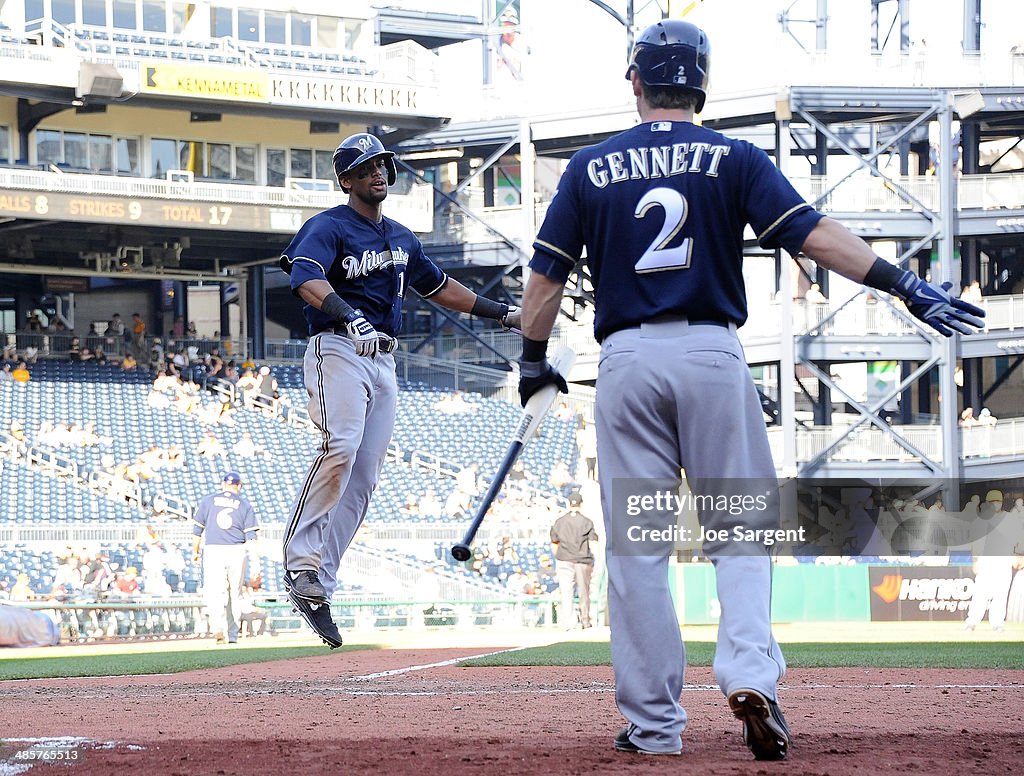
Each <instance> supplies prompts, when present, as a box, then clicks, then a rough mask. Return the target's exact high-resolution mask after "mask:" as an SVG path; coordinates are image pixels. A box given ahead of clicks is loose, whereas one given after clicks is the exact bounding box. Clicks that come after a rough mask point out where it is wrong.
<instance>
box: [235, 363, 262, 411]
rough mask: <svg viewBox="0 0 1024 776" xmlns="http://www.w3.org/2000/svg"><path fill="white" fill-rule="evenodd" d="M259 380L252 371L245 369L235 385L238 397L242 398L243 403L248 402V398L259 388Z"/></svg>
mask: <svg viewBox="0 0 1024 776" xmlns="http://www.w3.org/2000/svg"><path fill="white" fill-rule="evenodd" d="M259 384H260V383H259V380H258V379H257V377H256V374H255V373H254V372H253V370H252V369H244V370H243V371H242V376H241V377H239V378H238V382H237V383H235V388H236V389H237V390H238V395H239V396H240V397H241V399H242V402H243V403H246V402H247V401H248V399H247V397H249V396H250V395H251V393H252V392H253V391H255V390H256V389H257V388H258V387H259Z"/></svg>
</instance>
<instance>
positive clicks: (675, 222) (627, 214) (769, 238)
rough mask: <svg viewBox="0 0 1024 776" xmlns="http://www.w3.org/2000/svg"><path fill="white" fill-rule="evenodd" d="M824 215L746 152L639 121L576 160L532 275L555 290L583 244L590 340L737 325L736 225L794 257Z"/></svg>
mask: <svg viewBox="0 0 1024 776" xmlns="http://www.w3.org/2000/svg"><path fill="white" fill-rule="evenodd" d="M822 217H823V216H822V215H821V214H820V213H818V212H817V211H816V210H814V209H813V208H812V207H811V206H810V205H808V204H807V203H806V202H805V201H804V200H803V198H802V197H801V196H800V195H799V194H798V193H797V192H796V190H795V189H794V188H793V186H792V184H790V183H789V181H787V180H786V178H785V176H783V175H782V173H781V172H780V171H779V170H778V168H776V167H775V166H774V165H773V164H772V162H771V160H770V159H769V158H768V155H767V154H765V153H764V152H763V151H762V150H760V149H759V148H757V147H756V146H754V145H752V144H751V143H749V142H747V141H744V140H737V139H733V138H729V137H726V136H725V135H722V134H720V133H718V132H715V131H713V130H710V129H706V128H704V127H701V126H697V125H694V124H692V123H690V122H687V121H654V122H647V123H644V124H639V125H637V126H636V127H633V128H632V129H628V130H626V131H625V132H622V133H620V134H618V135H615V136H614V137H612V138H609V139H608V140H606V141H604V142H603V143H599V144H597V145H594V146H591V147H589V148H585V149H583V150H581V151H580V152H578V153H577V154H576V155H575V156H573V158H572V159H571V160H570V162H569V164H568V166H567V167H566V170H565V173H564V174H563V175H562V179H561V181H560V183H559V186H558V191H557V193H556V194H555V197H554V199H553V200H552V201H551V205H550V206H549V208H548V211H547V215H546V216H545V219H544V223H543V225H542V226H541V228H540V230H539V232H538V235H537V240H536V242H535V243H534V246H533V247H534V250H535V253H534V257H533V260H532V261H531V262H530V267H531V268H532V269H534V270H536V271H538V272H540V273H542V274H544V275H546V276H548V277H550V278H552V279H555V280H561V281H563V282H564V281H565V280H566V279H567V278H568V276H569V274H570V273H571V271H572V268H573V266H574V265H575V263H576V261H577V260H578V259H579V257H580V256H581V255H582V253H583V249H584V246H585V247H586V253H587V258H586V261H587V265H588V269H589V272H590V275H591V278H592V279H593V283H594V292H595V299H596V302H597V303H596V310H595V319H594V333H595V336H596V338H597V340H598V341H601V340H603V339H604V338H605V337H606V336H608V335H609V334H611V333H612V332H615V331H618V330H620V329H625V328H632V327H636V326H639V325H640V324H641V323H643V322H645V321H650V320H652V319H655V318H658V317H662V316H671V315H677V316H685V317H687V318H688V319H690V320H692V321H696V320H714V321H720V322H732V323H735V324H736V325H737V326H741V325H742V324H743V323H744V322H745V321H746V319H747V302H746V290H745V287H744V282H743V274H742V271H741V264H742V260H743V232H744V228H745V227H746V226H747V225H748V224H749V225H750V226H751V227H752V229H753V231H754V234H755V235H756V236H757V240H758V242H759V243H760V244H761V245H762V246H763V247H765V248H776V247H781V248H784V249H785V250H786V251H788V252H789V253H791V254H795V253H797V252H799V250H800V248H801V247H802V246H803V243H804V241H805V240H806V238H807V235H808V234H810V232H811V230H812V229H813V228H814V226H815V225H816V224H817V223H818V221H819V220H820V219H821V218H822Z"/></svg>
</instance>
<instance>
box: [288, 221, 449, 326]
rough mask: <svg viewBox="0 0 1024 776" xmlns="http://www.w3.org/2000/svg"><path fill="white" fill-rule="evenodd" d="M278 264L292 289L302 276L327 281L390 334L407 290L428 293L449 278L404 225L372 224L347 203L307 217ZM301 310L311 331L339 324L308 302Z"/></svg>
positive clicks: (399, 324) (399, 323) (392, 222)
mask: <svg viewBox="0 0 1024 776" xmlns="http://www.w3.org/2000/svg"><path fill="white" fill-rule="evenodd" d="M281 268H282V269H284V271H285V272H287V273H289V274H290V275H291V286H292V291H293V292H294V291H295V290H296V289H297V288H298V287H299V286H301V285H302V284H303V283H305V282H306V281H307V280H326V281H327V282H329V283H330V284H331V286H333V287H334V292H335V293H336V294H337V295H338V296H340V297H341V298H342V299H344V300H345V301H346V302H348V303H349V304H350V305H352V307H354V308H357V309H359V310H362V312H363V315H364V316H365V318H366V320H367V321H369V322H370V325H371V326H373V328H375V329H376V330H377V331H379V332H383V333H384V334H391V335H394V334H397V333H398V330H399V328H400V327H401V323H402V300H403V298H404V297H405V290H406V289H407V288H409V287H410V286H411V287H412V288H413V289H415V290H416V292H417V293H419V294H421V295H422V296H431V295H433V294H436V293H437V292H438V291H440V290H441V289H442V288H444V285H445V283H446V282H447V280H448V277H447V276H446V275H445V274H444V272H442V271H441V270H440V268H438V266H437V265H436V264H434V262H432V261H431V260H430V259H429V258H427V256H426V255H424V253H423V246H422V244H421V243H420V241H419V238H417V237H416V235H414V234H413V233H412V232H411V231H410V230H409V229H407V228H406V227H404V226H402V225H401V224H400V223H398V222H397V221H392V220H391V219H390V218H386V217H385V218H383V219H382V220H381V222H380V223H375V222H373V221H371V220H370V219H368V218H366V217H364V216H362V215H360V214H359V213H357V212H356V211H355V210H353V209H352V208H351V207H349V206H348V205H338V206H337V207H333V208H331V209H330V210H325V211H324V212H322V213H317V214H316V215H315V216H313V217H312V218H310V219H309V220H308V221H306V223H304V224H303V225H302V228H300V229H299V231H298V233H297V234H296V235H295V237H294V238H293V239H292V241H291V243H289V245H288V247H287V248H285V251H284V254H283V255H282V256H281ZM303 314H304V315H305V316H306V322H307V323H308V324H309V333H310V334H311V335H312V334H316V333H317V332H319V331H324V330H328V329H333V328H334V327H335V326H337V325H338V322H337V321H335V320H334V319H333V318H331V317H330V316H329V315H325V314H324V313H322V312H320V310H318V309H317V308H315V307H313V306H312V305H309V304H307V305H306V306H305V307H304V308H303Z"/></svg>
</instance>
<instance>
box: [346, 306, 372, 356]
mask: <svg viewBox="0 0 1024 776" xmlns="http://www.w3.org/2000/svg"><path fill="white" fill-rule="evenodd" d="M353 315H355V317H354V318H352V320H350V321H346V322H345V331H346V332H348V338H349V339H350V340H352V344H353V345H355V346H356V355H359V356H364V357H366V358H373V357H374V356H376V355H377V348H378V344H377V343H378V340H377V330H376V329H375V328H373V326H371V325H370V322H369V321H368V320H366V318H364V317H363V314H362V312H361V311H359V310H355V311H353Z"/></svg>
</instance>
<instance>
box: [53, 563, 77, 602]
mask: <svg viewBox="0 0 1024 776" xmlns="http://www.w3.org/2000/svg"><path fill="white" fill-rule="evenodd" d="M83 584H84V583H83V579H82V570H81V568H79V562H78V557H77V556H75V555H69V556H67V557H66V558H64V562H63V563H61V565H60V566H58V567H57V572H56V574H55V575H54V578H53V588H54V591H57V590H63V591H64V592H66V593H71V594H74V593H80V592H82V588H83Z"/></svg>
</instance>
